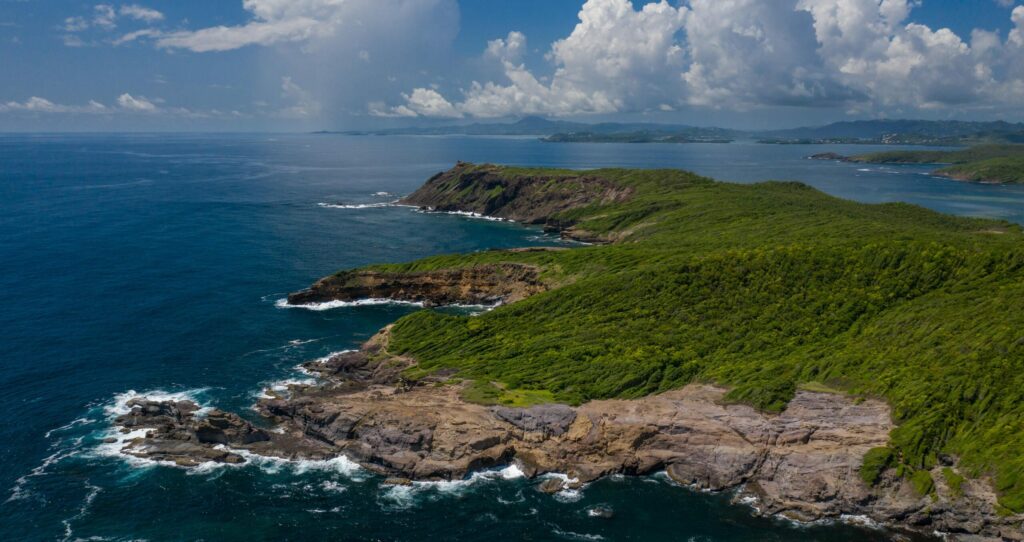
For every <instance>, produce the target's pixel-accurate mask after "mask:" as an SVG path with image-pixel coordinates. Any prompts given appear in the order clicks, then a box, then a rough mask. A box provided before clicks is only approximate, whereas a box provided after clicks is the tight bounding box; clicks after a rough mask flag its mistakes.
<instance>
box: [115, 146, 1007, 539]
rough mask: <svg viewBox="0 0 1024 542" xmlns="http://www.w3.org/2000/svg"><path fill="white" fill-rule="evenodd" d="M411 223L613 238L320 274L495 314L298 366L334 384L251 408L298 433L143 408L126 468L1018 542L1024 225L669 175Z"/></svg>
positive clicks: (490, 200) (536, 177)
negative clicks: (501, 224) (505, 224)
mask: <svg viewBox="0 0 1024 542" xmlns="http://www.w3.org/2000/svg"><path fill="white" fill-rule="evenodd" d="M403 201H404V202H406V203H409V204H416V205H422V206H425V207H429V208H434V209H437V210H450V211H463V212H476V213H491V214H493V215H494V216H500V217H503V218H509V219H515V220H520V221H523V222H528V223H533V224H544V225H546V226H548V227H552V228H559V229H561V230H562V231H565V232H570V233H569V234H570V235H578V234H580V232H586V234H587V235H588V236H590V237H592V238H599V239H602V240H604V241H605V244H602V245H600V246H594V247H586V248H578V249H573V250H509V251H486V252H477V253H473V254H465V255H445V256H436V257H432V258H427V259H424V260H420V261H416V262H410V263H406V264H391V265H375V266H370V267H366V268H362V269H357V270H349V271H343V272H341V273H339V274H337V275H334V276H332V277H328V278H326V279H323V280H322V281H320V282H318V283H317V284H315V285H314V286H313V287H312V288H310V289H309V290H306V291H303V292H299V293H296V294H293V296H292V297H291V298H290V299H291V301H292V302H293V303H315V302H322V301H327V300H335V299H338V300H358V299H362V298H366V297H389V298H392V299H399V300H405V301H418V302H423V303H424V304H448V303H480V302H486V303H492V302H498V301H500V302H503V303H504V305H503V306H501V307H499V308H497V309H495V310H492V311H489V312H487V313H484V314H481V315H476V316H468V315H453V314H450V313H443V312H440V311H429V310H428V311H418V312H416V313H413V314H410V315H408V316H406V317H403V318H401V319H400V320H398V321H397V322H395V323H394V324H393V326H391V327H389V328H388V330H387V331H386V332H385V333H383V334H381V335H380V336H379V337H378V338H377V339H375V340H374V341H372V342H371V343H369V344H367V345H366V346H365V347H364V348H363V350H362V351H360V352H357V353H350V354H345V355H341V356H336V357H334V358H332V359H330V360H328V361H326V362H323V363H311V364H308V365H307V366H306V368H307V370H309V371H311V372H314V373H316V374H318V375H319V376H320V378H321V382H320V383H319V384H318V385H315V386H309V387H297V388H293V389H291V390H290V391H289V393H287V394H284V395H280V396H276V397H272V398H271V399H267V400H264V401H261V402H260V405H259V408H260V411H261V412H262V413H263V414H264V415H266V416H267V417H268V419H270V420H271V421H272V422H273V423H275V424H276V425H277V428H278V429H279V430H280V431H283V433H275V432H270V431H267V432H263V433H261V432H260V431H258V430H257V429H255V428H253V427H249V426H247V425H246V423H248V422H245V421H244V420H240V419H235V418H231V417H230V416H226V415H218V416H217V417H216V422H215V426H216V427H217V428H219V429H221V431H220V432H217V431H214V430H212V429H208V428H207V429H203V430H202V431H200V428H201V427H200V426H201V425H202V424H205V423H207V422H206V421H204V420H202V419H197V418H196V417H195V416H194V415H192V414H191V411H192V410H194V407H189V406H187V405H185V406H184V408H183V406H181V405H179V406H174V408H176V409H177V411H176V413H172V414H167V413H165V411H170V407H165V406H162V405H138V406H139V412H138V413H133V414H132V415H131V416H129V417H127V419H126V420H125V422H126V423H128V424H131V425H130V426H129V425H126V427H152V425H146V423H149V422H147V419H149V418H147V417H148V416H150V411H151V410H152V411H153V412H154V414H153V416H156V418H153V419H152V420H151V421H152V423H153V424H156V425H157V426H158V428H161V427H162V429H159V430H157V431H154V432H153V433H152V434H151V435H150V436H149V437H145V438H142V439H140V440H138V441H136V442H133V443H130V444H129V445H128V446H127V447H126V449H125V453H130V454H133V455H142V456H152V457H154V458H157V459H164V460H168V461H177V462H180V463H183V464H192V463H194V462H196V461H203V460H210V461H237V460H238V459H239V458H241V459H245V454H242V453H238V452H237V451H236V452H232V451H230V450H245V451H247V452H249V453H260V454H268V455H278V456H285V457H314V458H315V457H321V458H323V457H334V456H336V455H338V454H345V455H346V456H349V457H351V458H352V459H354V460H357V461H359V462H360V463H361V464H364V465H365V466H367V467H368V468H372V469H375V470H378V471H380V472H383V473H386V474H389V475H398V476H403V477H411V478H453V477H454V478H457V477H460V476H463V475H465V473H466V472H468V471H470V470H473V469H477V468H483V467H487V466H493V465H501V464H505V463H508V462H510V461H515V462H517V463H518V464H520V465H521V466H522V468H523V469H524V470H526V471H527V472H528V473H532V474H537V473H542V472H548V471H564V472H569V473H572V475H573V476H575V477H576V478H578V479H579V482H580V483H582V482H583V481H585V480H590V479H592V478H593V477H596V476H601V475H603V474H607V473H612V472H623V473H643V472H650V471H652V470H657V469H665V470H666V472H668V474H669V475H670V476H673V477H674V478H676V479H677V480H679V481H681V482H683V483H686V484H695V485H696V486H697V487H706V488H715V489H722V488H739V487H742V488H744V491H747V492H749V493H752V494H755V495H757V496H758V498H759V499H760V502H761V503H762V509H763V510H765V511H766V512H770V513H775V512H778V513H786V514H788V515H791V516H793V517H798V518H804V519H808V518H818V517H837V516H841V515H843V514H864V515H867V516H869V517H871V518H873V519H875V520H878V521H882V522H887V523H892V524H896V525H904V526H913V527H915V528H918V529H922V530H927V531H931V530H934V529H940V530H944V531H949V532H954V533H971V534H979V535H984V536H988V537H1005V538H1009V539H1017V538H1020V537H1021V536H1022V534H1021V522H1022V521H1024V516H1022V515H1021V512H1022V511H1024V479H1022V478H1021V477H1020V476H1019V473H1020V472H1024V454H1021V453H1020V450H1021V449H1024V429H1022V428H1021V426H1020V424H1021V423H1022V420H1024V398H1022V397H1021V395H1020V394H1021V392H1020V390H1022V389H1024V381H1022V380H1021V379H1022V376H1021V375H1024V340H1021V337H1020V329H1024V312H1022V311H1020V310H1019V306H1018V305H1019V303H1018V302H1017V300H1019V299H1021V298H1022V297H1024V249H1022V246H1024V244H1022V242H1024V235H1022V233H1021V230H1020V228H1019V227H1018V226H1016V225H1013V224H1009V223H1006V222H1000V221H994V220H982V219H970V218H958V217H951V216H947V215H942V214H939V213H935V212H932V211H928V210H925V209H922V208H919V207H915V206H910V205H904V204H885V205H865V204H857V203H853V202H849V201H844V200H840V199H837V198H832V197H829V196H827V195H824V194H822V193H820V192H817V191H815V190H813V189H811V188H809V187H807V186H805V185H802V184H799V183H792V182H769V183H762V184H757V185H736V184H728V183H718V182H714V181H712V180H710V179H706V178H702V177H699V176H696V175H693V174H689V173H686V172H680V171H673V170H622V169H606V170H593V171H583V172H572V171H566V170H544V169H522V168H503V167H498V166H474V165H470V164H459V165H457V166H456V167H455V168H453V169H452V170H451V171H449V172H445V173H442V174H439V175H437V176H435V177H433V178H432V179H431V180H430V181H428V183H427V184H426V185H425V186H424V187H423V188H422V189H421V190H419V191H417V192H416V193H414V194H412V195H410V196H409V197H408V198H406V199H405V200H403ZM221 426H224V427H221ZM221 433H223V435H222V434H221ZM264 437H266V438H265V439H264ZM224 442H227V443H228V445H229V447H230V450H227V454H228V455H225V451H226V450H224V449H223V448H217V447H216V446H217V443H220V445H221V446H224V444H223V443H224ZM230 454H234V455H230ZM235 456H237V457H235ZM865 458H866V459H865ZM545 483H546V484H548V485H549V486H553V485H555V483H553V482H552V483H548V482H545ZM549 489H555V490H557V489H558V488H557V487H554V488H549ZM1014 537H1017V538H1014Z"/></svg>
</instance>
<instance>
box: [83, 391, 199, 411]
mask: <svg viewBox="0 0 1024 542" xmlns="http://www.w3.org/2000/svg"><path fill="white" fill-rule="evenodd" d="M208 390H209V388H196V389H191V390H185V391H179V392H168V391H164V390H152V391H145V392H137V391H135V390H128V391H126V392H124V393H119V394H117V395H115V396H114V401H113V402H112V403H110V404H108V405H106V406H104V407H103V411H104V412H105V413H106V414H107V415H108V416H110V417H111V418H114V417H117V416H120V415H122V414H128V413H129V412H131V411H132V409H131V407H130V406H128V403H129V402H130V401H132V400H133V399H147V400H149V401H175V402H177V401H192V402H194V403H196V404H198V403H199V400H198V397H199V396H200V395H202V394H203V393H204V392H206V391H208ZM208 410H209V407H203V408H201V409H200V412H203V413H205V412H206V411H208Z"/></svg>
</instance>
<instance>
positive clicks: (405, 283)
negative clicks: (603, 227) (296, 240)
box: [288, 263, 547, 306]
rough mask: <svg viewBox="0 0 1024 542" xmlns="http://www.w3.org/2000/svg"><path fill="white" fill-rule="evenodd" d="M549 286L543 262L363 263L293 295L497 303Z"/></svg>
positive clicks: (297, 301) (293, 298)
mask: <svg viewBox="0 0 1024 542" xmlns="http://www.w3.org/2000/svg"><path fill="white" fill-rule="evenodd" d="M545 289H547V288H546V286H545V285H544V283H543V282H542V281H541V280H540V270H539V269H538V268H536V267H534V266H530V265H523V264H516V263H497V264H485V265H478V266H474V267H465V268H457V269H439V270H434V271H422V272H412V273H391V272H386V271H374V270H367V269H359V270H355V271H344V272H342V273H338V274H335V275H331V276H329V277H325V278H323V279H320V280H319V281H317V282H316V283H315V284H313V286H311V287H310V288H308V289H306V290H302V291H300V292H296V293H293V294H291V295H289V296H288V303H289V304H292V305H302V304H309V303H323V302H327V301H355V300H359V299H368V298H377V299H380V298H386V299H393V300H398V301H411V302H417V303H423V304H424V305H427V306H432V305H455V304H462V305H493V304H497V303H511V302H513V301H518V300H520V299H523V298H525V297H528V296H530V295H533V294H535V293H538V292H542V291H544V290H545Z"/></svg>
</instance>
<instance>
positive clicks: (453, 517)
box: [0, 134, 1024, 541]
mask: <svg viewBox="0 0 1024 542" xmlns="http://www.w3.org/2000/svg"><path fill="white" fill-rule="evenodd" d="M823 150H834V151H837V152H855V151H861V150H864V151H866V150H870V149H867V148H863V147H857V148H854V149H851V148H844V147H842V146H827V147H798V146H768V145H756V144H733V145H611V144H578V145H560V144H545V143H541V142H538V141H536V140H533V139H529V138H522V139H516V138H467V137H436V138H431V137H344V136H307V135H214V136H209V135H203V136H199V135H163V134H161V135H59V136H56V135H54V136H46V135H43V136H0V231H2V232H3V235H2V236H0V307H3V309H2V311H0V344H2V345H3V349H2V352H3V355H2V357H0V364H2V366H0V404H2V405H3V407H4V416H3V422H2V423H0V491H3V492H4V493H3V494H0V500H3V501H5V502H3V503H2V504H0V539H4V540H62V539H67V540H76V539H95V540H135V539H146V540H200V539H202V540H325V539H327V540H422V539H425V538H428V537H431V538H436V539H441V540H444V539H455V538H458V539H465V540H493V539H497V538H499V537H501V538H507V539H526V540H550V539H556V540H558V539H567V540H601V539H604V540H695V541H697V540H700V541H705V540H714V541H727V540H821V541H826V540H827V541H833V540H835V541H843V540H850V541H853V540H884V539H887V538H888V535H887V534H886V533H884V532H881V531H878V530H872V529H862V528H856V527H850V526H841V525H817V526H795V525H792V524H790V523H787V522H783V521H779V520H773V519H764V518H757V517H754V516H752V515H751V513H750V512H751V510H750V509H749V508H748V507H746V506H737V505H730V504H729V500H730V497H731V496H730V495H728V494H722V495H710V494H699V493H693V492H691V491H689V490H686V489H684V488H680V487H677V486H675V485H673V484H671V483H670V482H669V481H667V480H666V479H664V478H663V477H659V476H654V477H647V478H610V479H606V480H602V481H599V482H596V483H594V484H592V485H590V486H588V487H587V488H586V489H585V490H584V491H582V492H580V493H579V494H576V495H562V496H560V497H558V498H552V497H548V496H545V495H541V494H540V493H538V492H536V491H534V490H533V489H532V487H531V486H530V484H529V482H527V481H525V480H522V479H504V478H503V477H502V475H501V474H500V473H488V474H485V475H480V476H477V477H475V478H473V479H472V480H469V481H465V482H461V483H456V484H441V485H436V484H435V485H429V484H427V485H419V486H416V487H414V488H412V489H407V488H387V487H382V486H381V485H380V482H381V479H380V478H379V477H376V476H373V475H370V474H368V473H366V472H364V471H361V470H359V469H357V468H354V467H353V466H351V465H348V464H346V463H344V462H342V461H335V462H331V463H306V464H284V463H274V462H264V463H261V464H250V465H248V466H245V467H241V468H220V469H210V470H199V471H184V470H181V469H175V468H169V467H154V466H147V465H139V464H133V463H130V462H127V461H125V460H124V459H122V458H120V457H118V456H117V454H116V453H113V454H112V453H110V452H111V450H109V449H106V448H104V447H103V446H102V443H101V439H102V437H103V435H104V434H105V432H106V431H108V430H109V424H108V420H109V417H110V416H112V415H113V414H114V413H115V412H116V410H117V408H118V406H119V405H123V402H124V401H125V400H127V398H129V397H130V396H131V395H132V393H147V394H152V393H157V392H160V393H165V394H181V395H187V396H190V397H193V398H194V399H196V400H198V401H199V402H201V403H203V404H205V405H211V406H219V407H223V408H228V409H234V410H242V411H245V410H247V409H248V407H249V406H251V405H252V403H253V401H254V398H255V396H256V394H258V393H259V391H260V390H261V389H262V388H263V387H264V386H266V385H268V384H270V383H273V382H278V381H282V380H286V379H290V378H303V376H302V375H300V374H298V373H297V372H296V371H295V370H294V367H295V365H297V364H298V363H300V362H302V361H304V360H308V359H311V358H314V357H319V356H323V355H326V354H328V353H330V352H333V351H338V350H342V349H347V348H352V347H354V346H356V345H357V344H359V342H361V341H362V340H364V339H365V338H367V337H368V336H369V335H371V334H372V333H373V332H374V331H375V330H377V329H379V328H380V327H382V326H383V325H385V324H387V323H388V322H390V321H393V320H394V319H396V318H398V317H400V316H401V315H403V314H407V313H408V312H409V311H411V310H415V309H412V308H408V307H401V306H387V305H384V306H361V307H345V308H337V309H333V310H327V311H319V312H317V311H308V310H301V309H281V308H278V307H276V306H275V301H276V300H278V299H280V298H281V297H282V296H283V295H284V294H285V293H286V292H288V291H291V290H295V289H298V288H301V287H304V286H306V285H308V284H309V283H310V282H312V281H313V280H315V279H316V278H318V277H320V276H322V275H324V274H327V273H330V272H332V271H335V270H337V269H339V268H343V267H352V266H358V265H362V264H367V263H371V262H381V261H403V260H410V259H414V258H418V257H422V256H426V255H429V254H436V253H443V252H453V251H460V252H461V251H472V250H480V249H485V248H498V247H513V246H523V245H531V244H551V243H554V242H557V240H556V239H552V238H550V237H545V236H544V235H543V234H541V232H539V231H538V230H534V229H529V228H523V227H520V226H517V225H514V224H506V223H498V222H491V221H485V220H476V219H471V218H465V217H458V216H450V215H432V214H423V213H418V212H415V211H413V210H411V209H406V208H396V207H379V206H372V204H378V203H383V202H386V201H389V200H390V199H393V198H394V197H395V195H399V194H403V193H407V192H409V191H411V190H413V189H415V188H416V187H417V186H419V185H420V184H421V183H422V182H423V181H424V180H425V179H426V178H427V177H429V176H430V175H431V174H433V173H435V172H437V171H440V170H443V169H446V168H448V167H450V166H451V165H452V164H453V163H454V162H455V161H456V160H460V159H461V160H471V161H492V162H497V163H507V164H523V165H551V166H562V167H574V168H583V167H600V166H631V167H682V168H687V169H692V170H695V171H697V172H699V173H702V174H706V175H710V176H714V177H717V178H721V179H727V180H732V181H737V182H752V181H757V180H764V179H799V180H803V181H805V182H808V183H810V184H813V185H814V186H817V187H818V188H821V189H823V190H825V191H828V192H830V193H833V194H836V195H840V196H844V197H850V198H854V199H859V200H862V201H872V202H874V201H894V200H900V201H910V202H914V203H919V204H922V205H926V206H929V207H932V208H936V209H939V210H943V211H947V212H955V213H962V214H972V215H979V216H991V217H1000V218H1005V219H1009V220H1014V221H1017V222H1022V221H1024V190H1022V189H1020V188H1013V187H992V186H980V185H968V184H962V183H956V182H952V181H946V180H940V179H934V178H931V177H929V176H927V175H926V174H925V173H926V172H927V168H924V167H907V168H883V167H868V168H865V167H862V166H855V165H852V164H839V163H831V162H815V161H809V160H804V159H803V156H805V155H807V154H811V153H813V152H821V151H823ZM862 170H863V171H862ZM379 192H387V194H377V193H379ZM319 203H332V204H333V203H343V204H349V205H351V204H371V206H367V207H363V208H336V207H325V206H321V205H318V204H319ZM596 505H604V506H610V507H611V508H613V509H614V510H615V517H614V518H613V519H611V520H603V519H596V518H591V517H589V516H588V515H587V510H588V509H589V508H591V507H593V506H596Z"/></svg>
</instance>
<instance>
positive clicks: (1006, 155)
mask: <svg viewBox="0 0 1024 542" xmlns="http://www.w3.org/2000/svg"><path fill="white" fill-rule="evenodd" d="M810 158H812V159H815V160H840V161H844V162H857V163H866V164H936V165H944V166H945V167H942V168H939V169H937V170H935V171H933V172H932V174H933V175H935V176H937V177H946V178H949V179H954V180H957V181H970V182H980V183H988V184H1021V183H1024V145H979V146H976V147H970V148H968V149H959V150H950V151H918V150H914V151H886V152H876V153H868V154H860V155H856V156H843V155H840V154H836V153H831V152H829V153H821V154H815V155H812V156H811V157H810Z"/></svg>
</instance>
